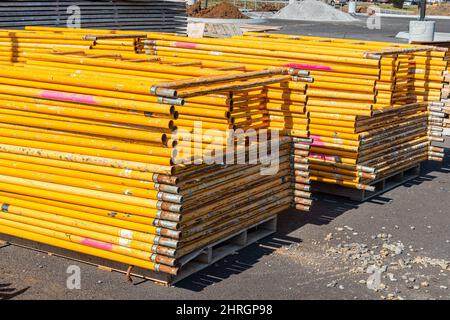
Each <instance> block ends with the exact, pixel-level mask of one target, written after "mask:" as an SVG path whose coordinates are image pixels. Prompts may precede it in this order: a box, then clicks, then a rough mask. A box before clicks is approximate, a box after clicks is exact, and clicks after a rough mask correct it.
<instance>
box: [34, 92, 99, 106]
mask: <svg viewBox="0 0 450 320" xmlns="http://www.w3.org/2000/svg"><path fill="white" fill-rule="evenodd" d="M39 96H40V97H41V98H44V99H49V100H61V101H70V102H79V103H85V104H95V103H96V102H95V98H94V97H93V96H87V95H83V94H75V93H66V92H59V91H48V90H46V91H42V92H41V93H40V95H39Z"/></svg>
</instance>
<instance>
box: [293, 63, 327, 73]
mask: <svg viewBox="0 0 450 320" xmlns="http://www.w3.org/2000/svg"><path fill="white" fill-rule="evenodd" d="M285 67H289V68H295V69H308V70H320V71H332V70H333V68H331V67H329V66H322V65H318V64H307V63H293V62H291V63H287V64H285Z"/></svg>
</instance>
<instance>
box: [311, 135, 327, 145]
mask: <svg viewBox="0 0 450 320" xmlns="http://www.w3.org/2000/svg"><path fill="white" fill-rule="evenodd" d="M311 138H312V139H313V142H312V144H311V145H312V146H316V147H323V146H325V142H323V141H322V139H321V138H320V136H311Z"/></svg>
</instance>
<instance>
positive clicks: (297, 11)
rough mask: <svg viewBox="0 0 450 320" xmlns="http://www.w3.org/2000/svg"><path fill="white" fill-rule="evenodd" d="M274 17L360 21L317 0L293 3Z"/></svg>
mask: <svg viewBox="0 0 450 320" xmlns="http://www.w3.org/2000/svg"><path fill="white" fill-rule="evenodd" d="M272 19H284V20H307V21H330V22H331V21H341V22H342V21H347V22H351V21H358V20H357V19H355V18H353V17H352V16H351V15H349V14H348V13H345V12H342V11H340V10H337V9H335V8H333V7H332V6H330V5H328V4H326V3H324V2H321V1H316V0H304V1H299V2H295V3H291V4H289V5H287V6H286V7H284V8H283V9H281V10H280V11H278V12H277V13H276V14H275V15H273V17H272Z"/></svg>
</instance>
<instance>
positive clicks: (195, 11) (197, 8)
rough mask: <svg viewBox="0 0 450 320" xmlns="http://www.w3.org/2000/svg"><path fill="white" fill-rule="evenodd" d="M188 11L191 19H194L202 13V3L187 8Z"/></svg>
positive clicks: (198, 2)
mask: <svg viewBox="0 0 450 320" xmlns="http://www.w3.org/2000/svg"><path fill="white" fill-rule="evenodd" d="M186 10H187V14H188V16H189V17H194V16H195V15H196V14H199V13H200V12H201V11H202V2H201V1H197V2H196V3H194V4H193V5H192V6H187V9H186Z"/></svg>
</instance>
